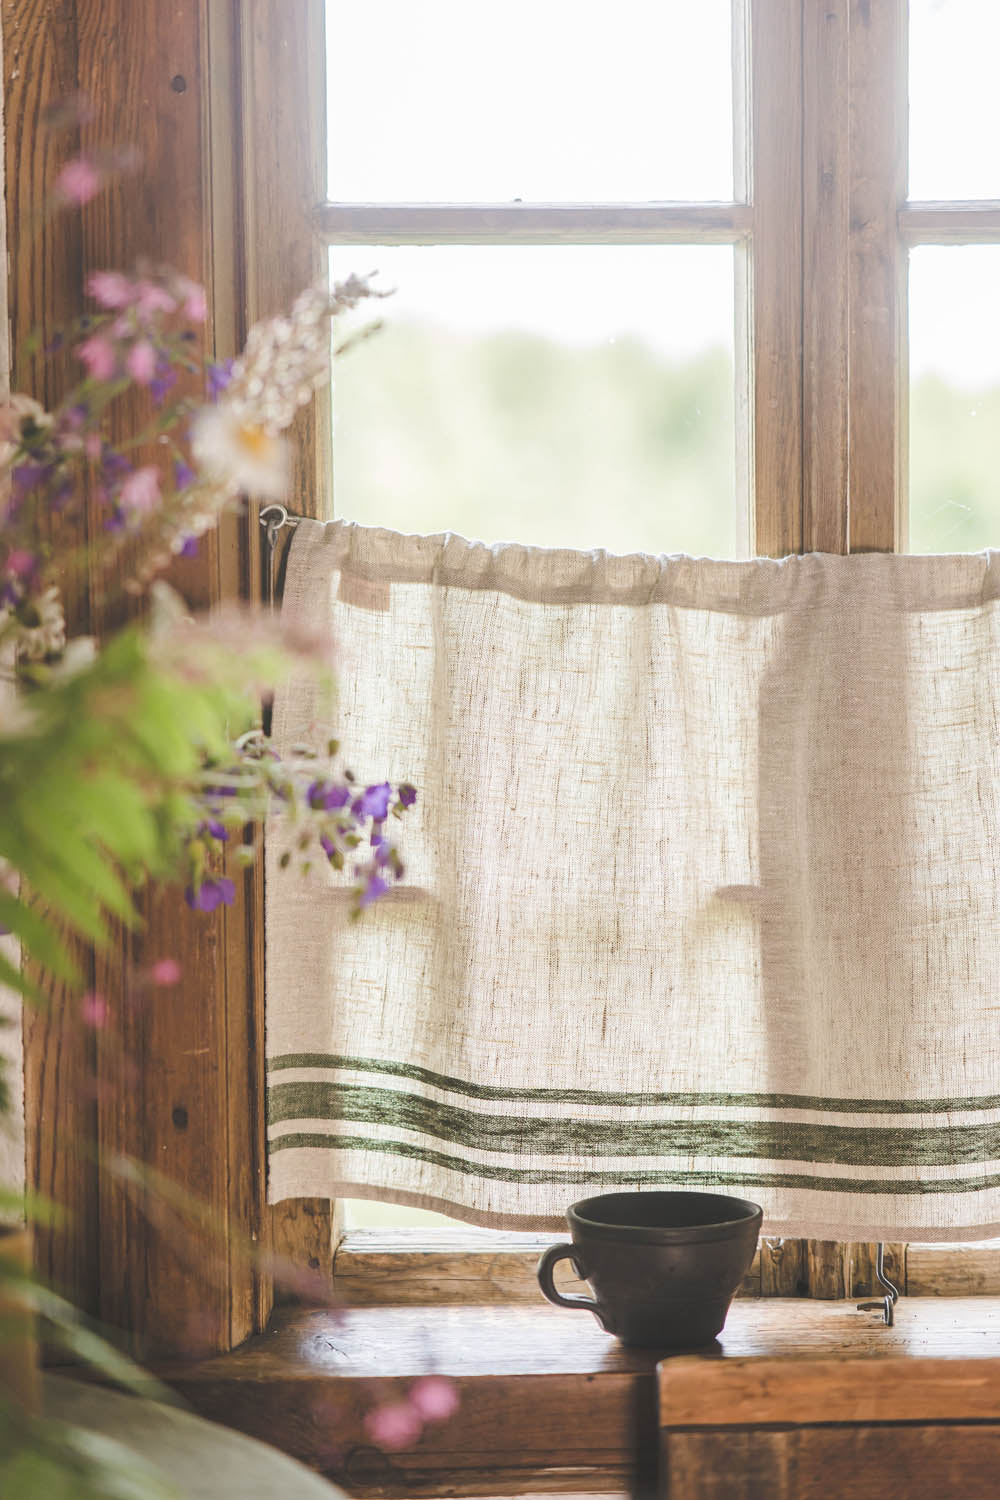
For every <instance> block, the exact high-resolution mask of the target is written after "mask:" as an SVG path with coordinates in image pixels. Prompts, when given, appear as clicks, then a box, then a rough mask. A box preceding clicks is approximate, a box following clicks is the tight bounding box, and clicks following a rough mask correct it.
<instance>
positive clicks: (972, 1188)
mask: <svg viewBox="0 0 1000 1500" xmlns="http://www.w3.org/2000/svg"><path fill="white" fill-rule="evenodd" d="M301 1149H306V1150H308V1149H315V1150H318V1151H331V1150H336V1151H340V1152H344V1151H374V1152H381V1153H384V1154H387V1155H391V1156H401V1157H408V1158H409V1159H410V1160H411V1161H421V1162H428V1163H430V1164H431V1165H433V1166H437V1167H443V1168H444V1169H445V1170H446V1171H450V1172H461V1173H463V1174H464V1175H466V1176H469V1177H483V1178H488V1179H490V1180H491V1181H494V1182H511V1183H520V1184H525V1185H528V1186H531V1185H532V1184H542V1183H557V1184H558V1183H564V1184H565V1185H566V1186H568V1187H569V1186H572V1185H573V1184H574V1183H586V1185H587V1187H588V1189H591V1188H599V1187H618V1186H622V1185H624V1186H627V1187H670V1186H673V1185H677V1186H680V1187H692V1186H699V1187H724V1188H737V1189H740V1188H766V1187H773V1188H805V1189H811V1190H813V1191H818V1192H833V1193H890V1194H893V1195H895V1194H896V1193H908V1194H921V1193H973V1192H977V1191H982V1190H983V1189H985V1188H998V1187H1000V1173H992V1174H990V1175H989V1176H984V1177H930V1178H926V1179H912V1178H911V1179H905V1178H895V1177H894V1178H892V1179H891V1181H885V1180H884V1179H882V1178H871V1177H861V1178H859V1177H816V1176H812V1175H810V1174H808V1173H798V1172H712V1171H702V1170H700V1169H699V1168H697V1167H692V1168H688V1167H683V1168H677V1169H675V1170H671V1169H670V1168H664V1169H663V1170H657V1171H647V1170H645V1169H643V1170H642V1171H638V1172H636V1171H631V1172H625V1171H623V1172H604V1171H596V1172H595V1171H587V1170H585V1169H584V1168H583V1167H581V1168H580V1170H579V1171H568V1172H567V1171H564V1170H562V1169H559V1168H553V1169H552V1170H548V1169H547V1168H544V1167H541V1168H538V1167H501V1166H495V1165H493V1164H492V1163H484V1162H478V1161H467V1160H465V1158H463V1157H460V1156H448V1155H446V1154H445V1153H444V1152H443V1151H435V1150H432V1149H431V1148H429V1147H426V1146H415V1145H413V1144H412V1143H411V1142H410V1141H384V1140H377V1139H374V1138H373V1137H371V1136H361V1135H326V1134H315V1135H313V1134H309V1133H307V1132H305V1131H303V1132H297V1133H294V1134H291V1135H279V1136H275V1137H274V1138H273V1139H272V1141H271V1143H270V1150H271V1151H272V1152H276V1151H292V1150H301Z"/></svg>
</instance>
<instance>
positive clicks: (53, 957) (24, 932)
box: [0, 890, 80, 983]
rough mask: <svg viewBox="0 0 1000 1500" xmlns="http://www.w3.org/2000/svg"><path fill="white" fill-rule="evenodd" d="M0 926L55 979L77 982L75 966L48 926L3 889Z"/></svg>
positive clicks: (0, 904)
mask: <svg viewBox="0 0 1000 1500" xmlns="http://www.w3.org/2000/svg"><path fill="white" fill-rule="evenodd" d="M0 926H3V927H9V928H10V930H11V932H13V933H14V935H15V937H17V938H18V939H19V940H20V942H21V944H22V946H23V947H24V949H25V951H26V952H28V953H30V955H31V957H32V958H33V959H35V960H36V962H38V963H40V964H44V966H45V968H46V969H48V970H49V972H50V973H51V974H54V975H55V976H56V978H57V979H64V980H66V981H67V983H75V982H76V981H77V980H78V979H79V977H80V976H79V971H78V969H77V967H76V965H75V964H74V963H73V962H72V960H71V959H70V957H69V955H68V954H67V952H66V950H65V948H64V947H63V945H62V943H60V941H59V939H58V937H57V936H56V934H55V932H54V931H53V930H52V926H51V924H50V923H49V922H47V921H46V920H45V918H44V917H42V916H40V915H39V913H38V912H37V911H35V910H33V908H32V907H30V906H27V905H25V903H24V902H23V901H19V900H18V899H17V897H16V896H12V895H10V893H9V892H8V891H5V890H0Z"/></svg>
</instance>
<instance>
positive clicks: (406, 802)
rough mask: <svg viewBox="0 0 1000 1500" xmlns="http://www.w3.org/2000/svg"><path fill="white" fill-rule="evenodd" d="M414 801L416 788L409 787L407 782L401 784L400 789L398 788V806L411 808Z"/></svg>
mask: <svg viewBox="0 0 1000 1500" xmlns="http://www.w3.org/2000/svg"><path fill="white" fill-rule="evenodd" d="M416 800H417V789H416V787H415V786H411V785H410V783H409V782H408V781H404V782H403V783H402V785H401V786H400V788H399V805H400V807H412V806H413V804H414V802H416Z"/></svg>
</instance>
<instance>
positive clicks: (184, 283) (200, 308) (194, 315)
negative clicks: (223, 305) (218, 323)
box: [177, 276, 208, 323]
mask: <svg viewBox="0 0 1000 1500" xmlns="http://www.w3.org/2000/svg"><path fill="white" fill-rule="evenodd" d="M177 289H178V291H179V293H180V295H181V296H182V297H183V298H184V302H183V306H182V308H181V311H182V312H183V314H184V316H185V317H186V318H190V319H191V322H192V323H204V321H205V319H206V318H207V317H208V302H207V301H206V298H205V288H204V287H203V286H199V285H198V283H197V282H196V281H191V280H190V278H189V277H187V276H182V277H181V278H180V281H179V282H178V283H177Z"/></svg>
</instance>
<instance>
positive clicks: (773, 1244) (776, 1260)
mask: <svg viewBox="0 0 1000 1500" xmlns="http://www.w3.org/2000/svg"><path fill="white" fill-rule="evenodd" d="M758 1253H759V1257H760V1295H761V1296H762V1297H801V1296H803V1295H804V1294H805V1290H806V1271H805V1241H804V1240H792V1239H767V1238H765V1239H762V1240H761V1242H760V1250H759V1252H758Z"/></svg>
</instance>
